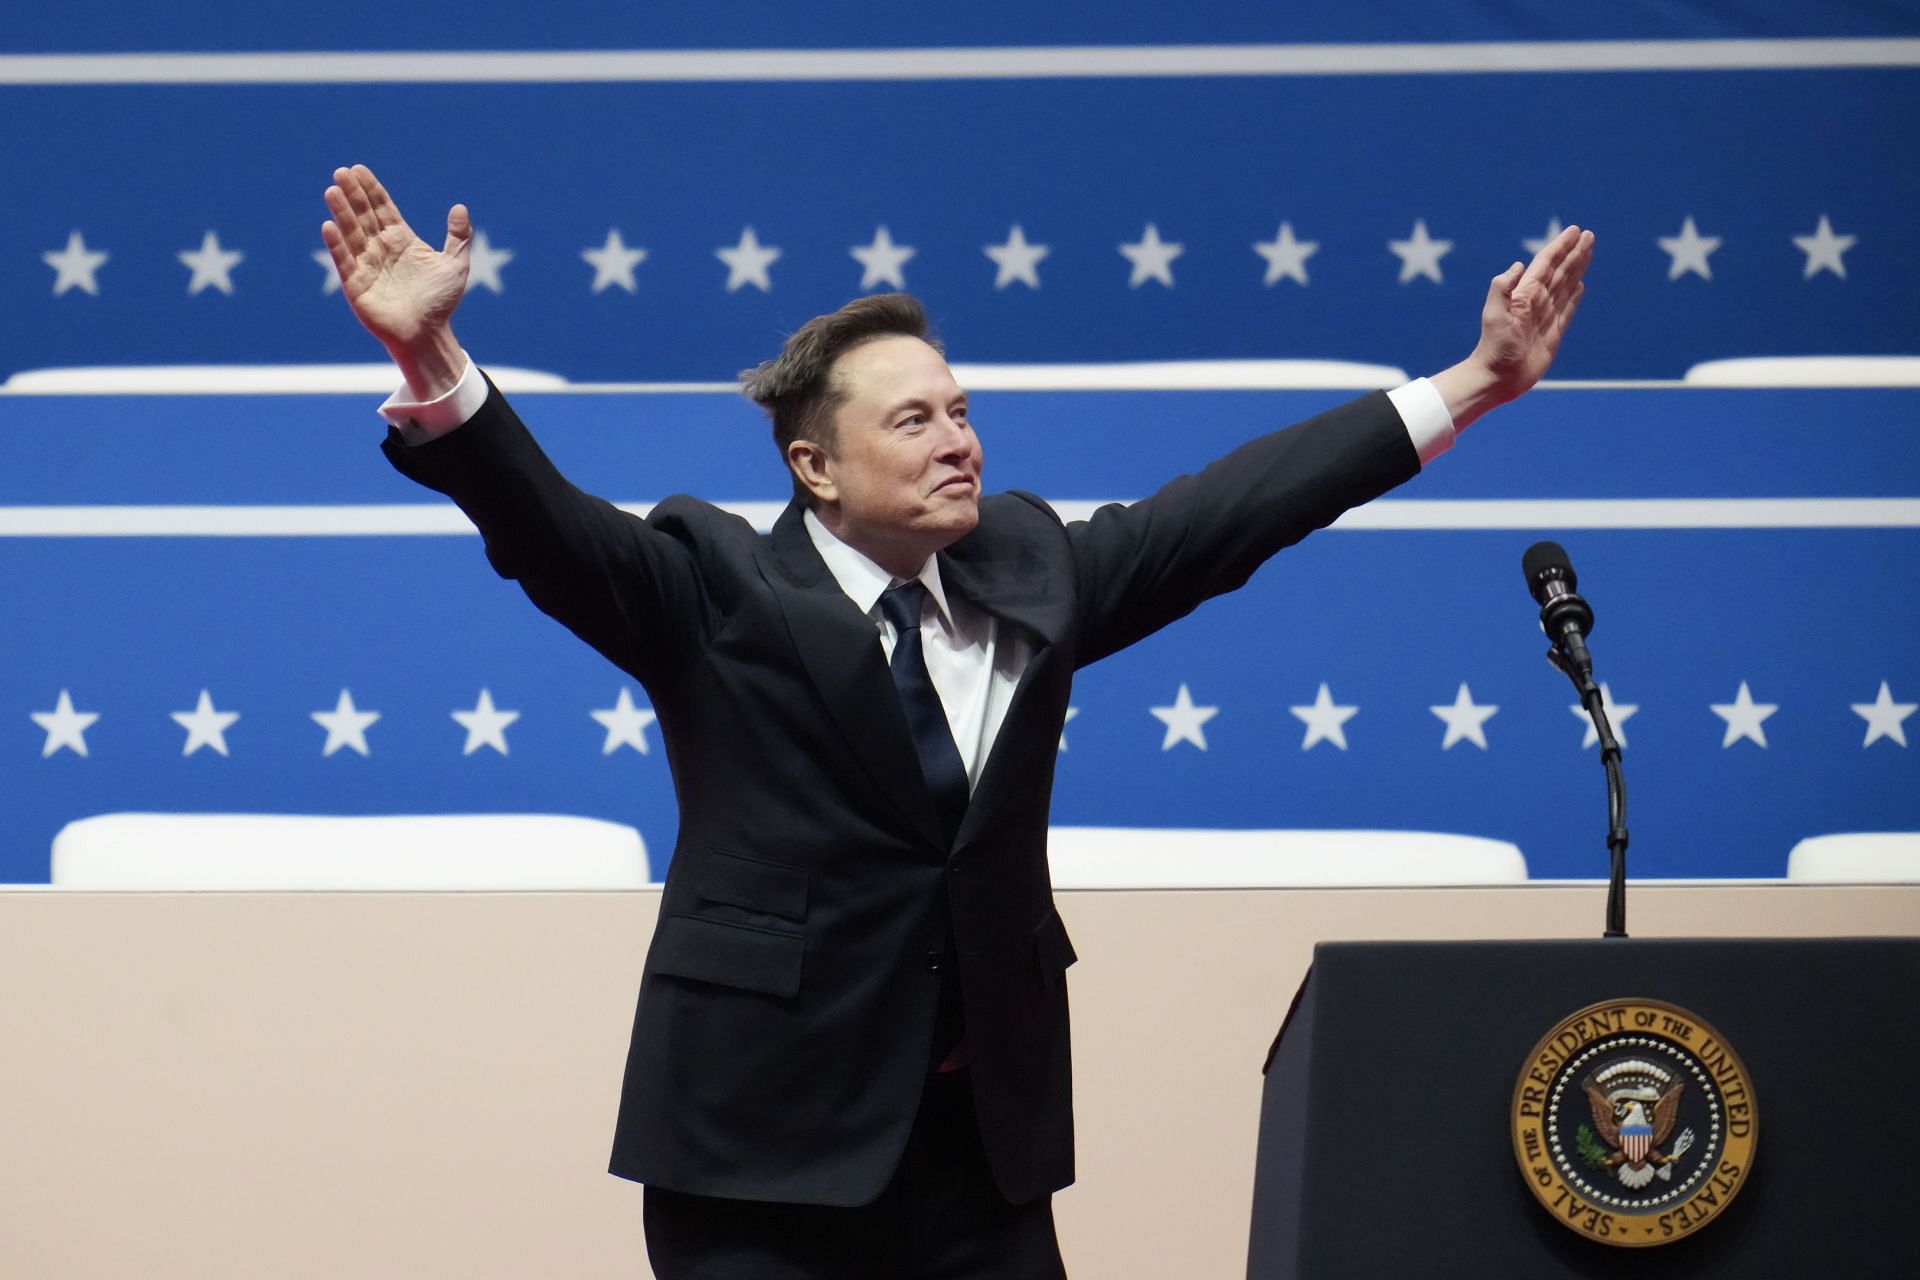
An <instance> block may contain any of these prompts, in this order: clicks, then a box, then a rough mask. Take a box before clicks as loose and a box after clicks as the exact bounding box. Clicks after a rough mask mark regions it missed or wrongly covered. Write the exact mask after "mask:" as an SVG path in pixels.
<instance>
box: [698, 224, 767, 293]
mask: <svg viewBox="0 0 1920 1280" xmlns="http://www.w3.org/2000/svg"><path fill="white" fill-rule="evenodd" d="M713 256H714V257H716V258H718V259H720V261H722V262H724V263H726V264H727V292H728V293H732V292H733V291H734V290H735V289H738V288H739V287H740V286H741V285H743V284H750V285H752V286H753V287H754V288H756V289H758V290H759V291H760V292H762V293H768V292H771V291H772V289H773V281H772V280H771V279H769V278H768V276H767V268H768V267H770V266H772V265H773V264H774V263H775V262H778V261H779V260H780V251H779V250H778V249H776V248H774V247H773V246H772V245H763V244H761V243H760V241H759V240H757V239H755V238H754V234H753V228H752V227H748V228H747V229H746V230H744V231H742V232H741V233H740V243H739V244H737V245H735V246H733V248H731V249H715V250H714V251H713Z"/></svg>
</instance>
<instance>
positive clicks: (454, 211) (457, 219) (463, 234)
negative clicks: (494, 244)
mask: <svg viewBox="0 0 1920 1280" xmlns="http://www.w3.org/2000/svg"><path fill="white" fill-rule="evenodd" d="M472 238H473V219H472V218H471V217H470V216H469V215H468V213H467V206H465V205H464V204H456V205H455V206H453V208H451V209H449V210H447V243H446V247H445V248H443V249H442V250H441V252H442V253H448V254H453V253H465V252H466V251H467V246H468V243H469V242H470V241H471V240H472Z"/></svg>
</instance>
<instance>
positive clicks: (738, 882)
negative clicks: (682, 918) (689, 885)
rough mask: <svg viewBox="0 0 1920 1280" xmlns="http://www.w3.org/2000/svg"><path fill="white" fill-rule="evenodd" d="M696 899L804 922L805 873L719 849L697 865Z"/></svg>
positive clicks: (800, 869)
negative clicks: (698, 870)
mask: <svg viewBox="0 0 1920 1280" xmlns="http://www.w3.org/2000/svg"><path fill="white" fill-rule="evenodd" d="M699 883H700V896H701V897H702V898H705V899H706V900H707V901H709V902H724V903H726V904H727V905H729V906H734V907H744V908H746V909H747V910H748V911H759V912H764V913H765V914H767V915H773V916H780V917H781V918H783V919H786V920H805V919H806V918H807V869H806V868H805V867H787V866H782V865H781V864H779V863H777V862H763V861H761V860H760V859H758V858H748V857H743V856H742V855H740V854H737V853H728V852H726V851H725V850H723V849H712V850H709V851H708V853H707V856H706V857H705V858H704V859H702V860H701V863H700V882H699Z"/></svg>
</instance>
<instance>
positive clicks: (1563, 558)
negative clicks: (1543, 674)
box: [1520, 542, 1593, 684]
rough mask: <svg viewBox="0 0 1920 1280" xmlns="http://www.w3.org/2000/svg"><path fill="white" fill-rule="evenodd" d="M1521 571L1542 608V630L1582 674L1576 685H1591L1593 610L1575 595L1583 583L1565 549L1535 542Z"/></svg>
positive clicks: (1521, 558)
mask: <svg viewBox="0 0 1920 1280" xmlns="http://www.w3.org/2000/svg"><path fill="white" fill-rule="evenodd" d="M1520 569H1521V571H1522V572H1523V573H1525V574H1526V575H1527V590H1529V591H1531V592H1532V593H1533V598H1534V600H1535V601H1536V602H1537V603H1538V604H1539V605H1540V629H1541V630H1543V631H1545V632H1546V633H1547V639H1549V640H1551V641H1552V642H1553V647H1554V649H1555V650H1556V651H1558V652H1559V653H1562V654H1564V655H1565V656H1566V658H1567V660H1568V661H1570V662H1571V663H1572V664H1573V667H1574V671H1577V672H1578V673H1579V675H1578V676H1576V677H1575V680H1574V683H1575V684H1580V683H1583V681H1584V682H1590V681H1591V680H1592V679H1593V658H1592V656H1591V655H1590V654H1588V652H1587V633H1588V632H1589V631H1592V630H1593V607H1592V606H1591V605H1589V604H1588V603H1587V602H1586V601H1585V600H1583V599H1581V598H1580V596H1579V595H1578V594H1577V593H1576V592H1575V591H1574V588H1575V587H1577V586H1578V585H1580V580H1579V578H1577V577H1575V576H1574V572H1573V562H1572V561H1570V560H1568V559H1567V553H1566V549H1565V548H1563V547H1562V546H1561V545H1560V544H1559V543H1557V542H1536V543H1534V544H1533V545H1532V546H1530V547H1528V548H1527V553H1526V554H1525V555H1524V556H1522V557H1520ZM1549 656H1553V655H1549ZM1568 674H1569V675H1572V674H1573V672H1571V671H1570V672H1568Z"/></svg>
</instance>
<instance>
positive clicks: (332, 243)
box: [320, 164, 473, 400]
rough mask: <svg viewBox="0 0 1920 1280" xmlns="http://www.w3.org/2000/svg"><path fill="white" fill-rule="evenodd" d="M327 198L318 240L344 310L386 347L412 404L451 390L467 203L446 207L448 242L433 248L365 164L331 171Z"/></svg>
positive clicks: (462, 364) (458, 368)
mask: <svg viewBox="0 0 1920 1280" xmlns="http://www.w3.org/2000/svg"><path fill="white" fill-rule="evenodd" d="M326 201H327V209H328V211H329V212H330V213H332V214H333V217H331V218H329V219H328V220H327V221H326V222H324V223H322V224H321V225H320V239H321V240H322V241H324V242H325V243H326V246H327V252H328V253H330V254H332V255H333V267H334V270H335V271H337V272H339V274H340V291H341V293H342V294H343V295H345V297H346V299H347V305H348V306H350V307H352V308H353V314H354V315H355V316H357V317H359V320H360V323H361V324H363V325H365V326H366V327H367V331H368V332H369V333H371V334H373V336H374V337H376V338H378V339H380V342H381V344H382V345H384V346H385V347H386V349H387V354H388V355H390V356H391V357H392V358H393V362H394V363H395V364H396V365H398V366H399V367H400V372H401V374H402V375H403V376H404V377H405V378H406V380H407V386H408V388H409V389H410V390H411V391H412V392H413V394H414V396H415V397H416V398H417V399H420V400H432V399H434V398H435V397H437V396H439V395H441V394H443V393H445V392H447V391H450V390H452V389H453V386H454V384H455V383H457V382H459V380H460V375H461V374H462V373H463V372H464V371H465V369H466V359H465V357H464V356H462V355H461V353H460V344H459V343H458V342H457V341H455V340H454V336H453V324H452V320H453V311H454V308H455V307H457V306H459V305H460V296H461V294H462V293H464V292H465V290H466V287H467V250H468V247H469V245H470V243H471V241H472V237H473V223H472V222H471V221H470V220H469V218H468V217H467V206H465V205H464V204H456V205H454V206H453V208H451V209H449V210H447V239H446V243H445V244H444V245H443V246H442V247H441V248H440V249H439V250H437V251H436V250H435V249H434V248H433V246H431V245H429V244H428V243H427V242H426V241H424V240H422V239H421V238H420V237H419V236H418V235H416V234H415V233H414V230H413V228H412V227H410V226H408V225H407V220H406V219H405V218H403V217H401V216H400V208H399V206H398V205H396V204H394V202H393V197H392V196H390V195H388V194H387V189H386V188H385V187H383V186H381V185H380V179H378V178H376V177H374V176H373V170H371V169H369V168H367V166H365V165H363V164H357V165H354V166H353V167H352V168H349V169H335V170H334V171H333V185H332V186H330V187H328V188H327V193H326Z"/></svg>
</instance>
